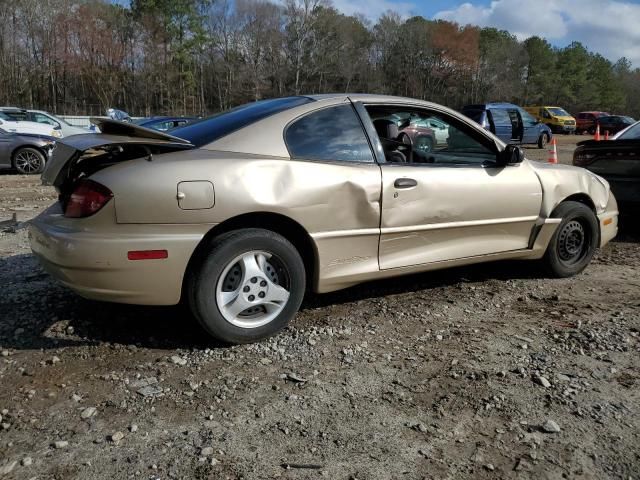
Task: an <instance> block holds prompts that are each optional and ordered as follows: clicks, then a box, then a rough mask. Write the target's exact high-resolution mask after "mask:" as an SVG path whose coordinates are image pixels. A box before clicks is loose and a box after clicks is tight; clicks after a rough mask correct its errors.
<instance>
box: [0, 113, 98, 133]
mask: <svg viewBox="0 0 640 480" xmlns="http://www.w3.org/2000/svg"><path fill="white" fill-rule="evenodd" d="M0 112H2V113H4V114H5V115H7V117H9V118H11V119H12V120H15V121H29V122H35V123H41V124H45V125H51V127H52V128H53V129H54V130H56V131H59V132H60V134H61V135H60V137H68V136H70V135H80V134H83V133H89V130H88V129H86V128H82V127H74V126H73V125H70V124H69V123H67V122H66V121H64V120H63V119H62V118H60V117H56V116H55V115H52V114H50V113H48V112H45V111H42V110H27V109H24V108H16V107H0Z"/></svg>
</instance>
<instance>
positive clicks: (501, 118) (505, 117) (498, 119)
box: [491, 108, 511, 125]
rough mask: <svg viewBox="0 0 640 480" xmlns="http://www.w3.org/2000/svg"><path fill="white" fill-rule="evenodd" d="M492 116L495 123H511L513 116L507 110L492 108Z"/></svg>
mask: <svg viewBox="0 0 640 480" xmlns="http://www.w3.org/2000/svg"><path fill="white" fill-rule="evenodd" d="M491 117H492V118H493V123H494V124H495V125H511V118H510V117H509V114H508V113H507V111H506V110H502V109H493V108H492V109H491Z"/></svg>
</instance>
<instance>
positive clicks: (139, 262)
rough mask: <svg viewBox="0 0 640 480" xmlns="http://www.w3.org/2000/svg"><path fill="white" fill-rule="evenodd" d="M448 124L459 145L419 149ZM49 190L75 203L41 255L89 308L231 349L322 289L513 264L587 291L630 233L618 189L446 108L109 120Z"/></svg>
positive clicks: (273, 105)
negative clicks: (533, 156) (162, 315)
mask: <svg viewBox="0 0 640 480" xmlns="http://www.w3.org/2000/svg"><path fill="white" fill-rule="evenodd" d="M427 119H430V120H433V119H436V120H437V121H438V124H439V125H445V126H446V129H447V135H446V142H432V144H431V147H430V148H421V147H418V144H419V145H424V144H426V143H428V142H426V141H425V142H420V136H421V135H425V136H432V135H434V133H433V132H430V131H429V128H427V127H425V128H421V129H419V131H416V132H413V131H412V133H411V135H409V134H408V133H407V131H408V130H407V127H409V126H410V125H416V124H425V120H427ZM95 122H96V123H97V124H98V126H99V128H100V130H101V132H102V133H100V134H88V135H77V136H71V137H67V138H65V139H64V140H62V141H61V142H59V143H58V145H57V146H56V149H55V151H54V155H53V158H52V159H51V161H50V162H49V163H48V165H47V168H46V170H45V172H44V173H43V182H44V183H45V184H50V185H54V186H55V187H56V188H57V189H58V191H59V193H60V200H59V202H57V203H56V204H54V205H53V206H51V207H50V208H49V209H48V210H47V211H45V212H43V213H42V214H41V215H40V216H39V217H37V219H35V220H34V221H33V223H32V225H31V228H30V237H31V246H32V249H33V251H34V253H35V254H36V255H37V257H38V258H39V259H40V261H41V262H42V264H43V265H44V267H45V268H46V269H47V270H48V271H49V272H50V273H51V274H52V275H53V276H54V277H56V278H58V279H59V280H60V281H61V282H62V283H63V284H65V285H67V286H68V287H70V288H71V289H73V290H75V291H76V292H78V293H79V294H80V295H82V296H84V297H87V298H92V299H98V300H108V301H115V302H123V303H132V304H146V305H172V304H176V303H178V302H180V301H181V299H184V300H186V301H187V302H188V303H189V305H190V306H191V309H192V311H193V313H194V315H195V317H197V319H198V320H199V321H200V323H201V324H202V325H203V327H204V328H205V329H206V330H207V331H208V332H209V333H210V334H212V335H213V336H215V337H216V338H218V339H220V340H223V341H225V342H229V343H245V342H252V341H256V340H259V339H262V338H265V337H267V336H269V335H272V334H274V333H275V332H277V331H279V330H280V329H282V328H283V327H284V326H286V325H287V323H288V322H289V321H290V320H291V319H292V318H293V317H294V315H295V313H296V312H297V310H298V308H299V307H300V304H301V302H302V298H303V295H304V293H305V290H306V289H307V288H309V289H312V290H313V291H316V292H329V291H333V290H338V289H341V288H345V287H348V286H351V285H354V284H357V283H360V282H365V281H368V280H373V279H379V278H386V277H393V276H398V275H404V274H407V273H414V272H422V271H427V270H435V269H440V268H446V267H450V266H455V265H466V264H471V263H478V262H487V261H492V260H499V259H514V258H518V259H531V260H539V261H540V262H541V263H542V264H544V266H546V268H547V271H548V273H549V274H551V275H553V276H558V277H566V276H570V275H575V274H577V273H579V272H580V271H582V270H583V269H584V268H585V267H586V266H587V265H588V263H589V262H590V260H591V258H592V256H593V254H594V251H595V249H596V248H598V247H600V246H602V245H604V244H606V243H607V242H608V241H609V240H611V239H612V238H613V237H614V236H615V235H616V232H617V221H618V211H617V205H616V201H615V199H614V197H613V195H612V194H611V192H610V190H609V185H608V184H607V182H606V181H605V180H603V179H602V178H600V177H598V176H597V175H594V174H592V173H590V172H588V171H586V170H584V169H581V168H575V167H570V166H564V165H551V164H542V163H536V162H529V161H528V160H526V159H525V158H524V154H523V151H522V150H521V149H520V148H519V147H517V146H513V145H505V144H503V143H502V142H501V141H500V140H498V139H497V138H496V137H495V136H493V135H492V134H491V133H489V132H487V131H485V130H484V129H482V128H481V127H479V126H478V125H477V124H476V123H474V122H473V121H471V120H469V119H468V118H466V117H464V116H462V115H460V114H458V113H456V112H454V111H452V110H450V109H447V108H445V107H442V106H440V105H436V104H432V103H428V102H423V101H419V100H413V99H408V98H397V97H386V96H376V95H337V94H336V95H322V96H299V97H289V98H280V99H273V100H264V101H260V102H255V103H251V104H248V105H244V106H242V107H238V108H235V109H233V110H230V111H228V112H226V113H223V114H221V115H217V116H214V117H211V118H208V119H204V120H201V121H199V122H196V123H193V124H190V125H187V126H185V127H181V128H178V129H174V130H172V131H171V132H170V133H171V135H168V134H164V133H160V132H157V131H154V130H148V129H145V128H141V127H137V126H135V125H131V124H124V123H120V122H116V121H113V120H105V119H97V120H95Z"/></svg>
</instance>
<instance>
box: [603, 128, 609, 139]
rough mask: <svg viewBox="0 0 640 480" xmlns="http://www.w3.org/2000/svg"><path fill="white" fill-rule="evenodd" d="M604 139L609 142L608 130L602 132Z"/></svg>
mask: <svg viewBox="0 0 640 480" xmlns="http://www.w3.org/2000/svg"><path fill="white" fill-rule="evenodd" d="M604 139H605V140H609V130H605V131H604Z"/></svg>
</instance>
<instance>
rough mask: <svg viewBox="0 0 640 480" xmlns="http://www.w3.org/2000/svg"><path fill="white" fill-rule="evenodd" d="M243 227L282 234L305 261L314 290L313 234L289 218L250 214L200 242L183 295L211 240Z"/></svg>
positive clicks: (216, 229) (189, 265)
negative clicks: (191, 274) (190, 276)
mask: <svg viewBox="0 0 640 480" xmlns="http://www.w3.org/2000/svg"><path fill="white" fill-rule="evenodd" d="M243 228H263V229H265V230H270V231H272V232H275V233H277V234H279V235H282V236H283V237H284V238H286V239H287V240H288V241H289V242H291V243H292V244H293V246H294V247H295V248H296V250H297V251H298V253H299V254H300V256H301V257H302V261H303V262H304V268H305V272H306V276H307V285H308V286H311V287H312V288H315V285H316V283H317V282H316V272H317V271H318V250H317V247H316V244H315V242H314V241H313V239H312V238H311V235H309V233H308V232H307V231H306V229H305V228H304V227H303V226H302V225H300V224H299V223H298V222H296V221H295V220H293V219H292V218H290V217H287V216H286V215H282V214H279V213H273V212H251V213H244V214H241V215H237V216H235V217H232V218H229V219H227V220H225V221H224V222H222V223H219V224H218V225H216V226H214V227H213V228H211V230H209V231H208V232H207V234H206V235H205V236H204V237H203V238H202V239H201V240H200V242H199V243H198V245H197V247H196V248H195V250H194V251H193V253H192V254H191V257H190V258H189V262H188V263H187V267H186V269H185V275H184V278H183V282H182V296H183V297H184V294H185V286H186V282H187V281H188V278H189V275H190V273H191V272H192V271H193V269H194V268H196V267H197V265H198V259H199V258H200V257H201V256H202V255H204V254H205V252H206V248H207V246H208V244H209V242H210V240H211V239H213V238H215V237H217V236H219V235H221V234H223V233H227V232H230V231H232V230H240V229H243Z"/></svg>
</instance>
